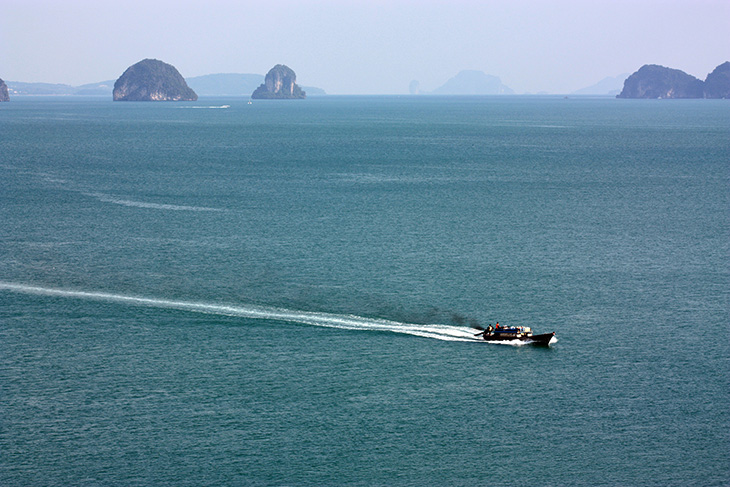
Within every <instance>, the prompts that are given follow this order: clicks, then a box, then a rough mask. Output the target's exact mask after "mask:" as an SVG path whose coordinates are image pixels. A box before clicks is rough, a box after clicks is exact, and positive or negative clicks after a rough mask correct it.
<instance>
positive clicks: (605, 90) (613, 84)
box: [572, 73, 629, 96]
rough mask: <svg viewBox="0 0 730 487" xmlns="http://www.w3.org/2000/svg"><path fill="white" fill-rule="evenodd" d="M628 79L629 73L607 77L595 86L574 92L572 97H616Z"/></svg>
mask: <svg viewBox="0 0 730 487" xmlns="http://www.w3.org/2000/svg"><path fill="white" fill-rule="evenodd" d="M628 77H629V73H624V74H620V75H618V76H609V77H607V78H603V79H602V80H601V81H599V82H598V83H596V84H595V85H591V86H587V87H585V88H581V89H580V90H578V91H574V92H573V93H572V94H573V95H614V96H615V95H618V94H619V93H621V88H623V86H624V81H625V80H626V78H628Z"/></svg>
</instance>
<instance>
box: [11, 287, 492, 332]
mask: <svg viewBox="0 0 730 487" xmlns="http://www.w3.org/2000/svg"><path fill="white" fill-rule="evenodd" d="M0 290H6V291H13V292H19V293H25V294H39V295H45V296H57V297H65V298H73V299H87V300H95V301H107V302H115V303H126V304H130V305H133V306H148V307H153V308H167V309H178V310H183V311H191V312H196V313H207V314H213V315H220V316H237V317H241V318H250V319H262V320H274V321H284V322H289V323H300V324H305V325H312V326H320V327H327V328H340V329H345V330H362V331H385V332H392V333H401V334H407V335H415V336H419V337H424V338H434V339H436V340H443V341H461V342H480V343H487V342H485V341H483V340H481V339H479V338H477V337H475V336H474V330H472V329H471V328H468V327H463V326H453V325H419V324H414V323H401V322H398V321H390V320H383V319H377V318H366V317H362V316H356V315H339V314H331V313H318V312H309V311H296V310H290V309H284V308H275V307H268V306H256V305H230V306H229V305H221V304H214V303H203V302H194V301H177V300H168V299H156V298H145V297H137V296H126V295H122V294H112V293H104V292H90V291H72V290H66V289H57V288H48V287H38V286H29V285H25V284H17V283H11V282H1V281H0Z"/></svg>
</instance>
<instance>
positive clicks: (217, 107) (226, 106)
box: [175, 105, 231, 110]
mask: <svg viewBox="0 0 730 487" xmlns="http://www.w3.org/2000/svg"><path fill="white" fill-rule="evenodd" d="M175 108H204V109H206V110H220V109H226V108H231V105H221V106H210V107H175Z"/></svg>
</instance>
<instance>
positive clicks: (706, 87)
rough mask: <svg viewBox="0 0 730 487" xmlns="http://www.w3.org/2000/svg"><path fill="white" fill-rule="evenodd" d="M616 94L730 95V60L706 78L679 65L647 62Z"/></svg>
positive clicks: (658, 96)
mask: <svg viewBox="0 0 730 487" xmlns="http://www.w3.org/2000/svg"><path fill="white" fill-rule="evenodd" d="M616 98H730V62H725V63H722V64H721V65H719V66H718V67H716V68H715V69H714V71H712V73H710V74H708V75H707V78H706V79H705V81H702V80H700V79H697V78H695V77H694V76H692V75H689V74H687V73H685V72H684V71H681V70H679V69H671V68H667V67H664V66H659V65H656V64H645V65H644V66H642V67H641V68H640V69H639V70H638V71H636V72H635V73H634V74H632V75H631V76H629V77H628V78H626V81H624V89H623V90H622V91H621V93H620V94H619V95H617V97H616Z"/></svg>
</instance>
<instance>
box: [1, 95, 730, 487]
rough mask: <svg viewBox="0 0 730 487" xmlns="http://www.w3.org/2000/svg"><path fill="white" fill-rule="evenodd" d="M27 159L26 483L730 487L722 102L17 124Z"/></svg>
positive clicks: (15, 325)
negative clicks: (496, 328) (479, 330)
mask: <svg viewBox="0 0 730 487" xmlns="http://www.w3.org/2000/svg"><path fill="white" fill-rule="evenodd" d="M0 134H2V135H1V136H0V137H1V138H0V418H1V419H0V484H1V485H3V486H28V485H38V486H67V485H78V486H82V485H89V486H91V485H105V486H147V485H169V486H199V485H242V486H328V485H332V486H334V485H355V486H424V485H453V486H483V485H490V486H541V485H544V486H571V485H573V486H585V485H594V486H618V485H622V486H628V485H632V486H687V485H698V486H699V485H702V486H727V485H728V484H729V483H730V461H728V452H730V380H729V378H730V312H729V310H730V266H729V265H728V262H729V257H730V211H729V210H730V105H728V103H727V102H726V101H725V100H718V101H712V100H675V101H667V100H663V101H662V100H660V101H656V100H654V101H642V100H614V99H607V98H593V99H592V98H576V99H562V98H549V97H546V98H539V97H477V98H468V97H464V98H458V97H457V98H437V97H434V98H431V97H323V98H312V99H308V100H305V101H301V102H276V101H272V102H255V103H253V104H252V105H248V104H247V103H246V100H244V99H202V100H199V101H198V102H195V103H112V102H111V101H108V100H98V99H92V98H89V99H81V100H78V99H75V98H74V99H69V98H20V97H17V98H15V99H13V101H12V102H11V103H6V104H3V105H2V106H0ZM495 321H499V322H500V323H502V324H510V325H527V326H532V327H533V329H534V330H535V331H536V332H551V331H555V332H556V334H557V337H558V339H559V341H558V342H557V343H556V344H554V345H553V346H552V347H550V348H535V347H531V346H506V345H495V344H488V343H485V342H483V341H480V340H478V339H477V338H475V337H474V336H473V334H474V333H476V330H474V329H473V328H470V326H471V325H474V324H476V323H479V324H481V325H486V324H488V323H494V322H495Z"/></svg>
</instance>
